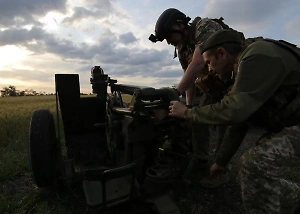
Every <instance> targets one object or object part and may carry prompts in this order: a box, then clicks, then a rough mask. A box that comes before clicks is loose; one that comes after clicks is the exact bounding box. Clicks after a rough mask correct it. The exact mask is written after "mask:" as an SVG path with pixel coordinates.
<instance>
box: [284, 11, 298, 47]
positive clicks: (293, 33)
mask: <svg viewBox="0 0 300 214" xmlns="http://www.w3.org/2000/svg"><path fill="white" fill-rule="evenodd" d="M299 26H300V16H296V17H294V18H293V19H291V20H290V21H289V22H288V23H287V24H286V25H285V30H286V33H287V35H288V37H289V38H291V42H295V43H296V44H297V45H298V46H300V38H299V35H300V28H299Z"/></svg>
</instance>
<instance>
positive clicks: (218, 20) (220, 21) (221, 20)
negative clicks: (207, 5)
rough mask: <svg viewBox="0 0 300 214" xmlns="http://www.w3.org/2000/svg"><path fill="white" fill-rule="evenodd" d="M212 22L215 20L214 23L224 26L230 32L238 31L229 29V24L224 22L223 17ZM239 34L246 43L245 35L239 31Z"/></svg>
mask: <svg viewBox="0 0 300 214" xmlns="http://www.w3.org/2000/svg"><path fill="white" fill-rule="evenodd" d="M211 20H213V21H215V22H217V23H218V24H220V25H221V26H222V28H223V29H229V30H234V31H237V30H235V29H233V28H231V27H229V26H228V25H227V24H225V23H224V21H223V20H224V18H223V17H220V18H218V19H217V18H214V19H211ZM237 32H239V34H240V36H241V38H242V40H243V41H244V40H245V36H244V34H243V33H242V32H240V31H237Z"/></svg>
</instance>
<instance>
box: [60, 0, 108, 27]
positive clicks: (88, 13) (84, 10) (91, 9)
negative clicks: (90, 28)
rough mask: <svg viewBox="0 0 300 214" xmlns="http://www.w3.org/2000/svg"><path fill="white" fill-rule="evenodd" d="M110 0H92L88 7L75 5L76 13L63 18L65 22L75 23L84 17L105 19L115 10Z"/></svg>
mask: <svg viewBox="0 0 300 214" xmlns="http://www.w3.org/2000/svg"><path fill="white" fill-rule="evenodd" d="M111 2H112V1H110V0H101V1H90V2H87V4H86V7H74V8H73V11H74V13H73V14H72V15H71V16H70V17H67V18H65V19H64V20H63V23H66V24H73V23H74V22H79V21H81V20H82V19H89V18H91V19H104V18H106V17H108V16H109V15H110V14H112V13H113V12H114V7H113V5H112V3H111Z"/></svg>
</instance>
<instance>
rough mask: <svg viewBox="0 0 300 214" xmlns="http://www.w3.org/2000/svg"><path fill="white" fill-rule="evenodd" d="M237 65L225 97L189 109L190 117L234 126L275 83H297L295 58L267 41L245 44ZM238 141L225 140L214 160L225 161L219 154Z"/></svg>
mask: <svg viewBox="0 0 300 214" xmlns="http://www.w3.org/2000/svg"><path fill="white" fill-rule="evenodd" d="M238 64H239V67H238V72H237V77H236V80H235V83H234V85H233V87H232V90H231V91H230V92H229V93H228V96H225V97H224V98H223V99H222V100H221V102H220V103H216V104H213V105H209V106H204V107H200V108H199V107H195V108H192V109H191V118H192V120H194V121H196V122H199V123H205V124H211V125H230V124H231V125H237V124H239V123H241V122H244V121H246V120H247V119H248V118H249V117H250V116H251V115H253V114H254V113H255V112H256V111H257V110H258V109H259V108H260V107H261V106H262V105H263V104H264V103H265V102H266V101H267V100H268V99H269V98H270V97H272V95H273V94H274V93H275V91H276V90H277V89H278V88H279V86H290V85H297V84H300V62H299V60H298V59H297V58H296V57H295V56H294V55H293V53H291V52H290V51H288V50H286V49H283V48H281V47H279V46H277V45H275V44H273V43H271V42H266V41H258V42H255V43H253V44H251V45H249V46H248V48H246V49H245V50H244V51H243V53H242V54H241V55H240V57H239V61H238ZM226 142H227V143H226ZM240 143H241V142H230V141H229V140H228V141H225V142H224V143H223V144H224V145H223V144H222V147H224V148H225V147H226V148H227V149H221V151H220V152H219V160H217V162H219V163H220V165H224V164H226V163H225V162H227V161H226V160H228V158H223V157H228V153H232V152H230V150H231V149H230V148H233V149H234V148H237V147H238V145H239V144H240ZM229 144H232V145H229ZM234 144H236V145H234ZM222 159H223V161H222ZM225 159H226V160H225Z"/></svg>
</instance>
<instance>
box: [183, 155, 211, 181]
mask: <svg viewBox="0 0 300 214" xmlns="http://www.w3.org/2000/svg"><path fill="white" fill-rule="evenodd" d="M208 167H209V166H208V160H202V159H199V158H196V157H192V158H191V160H190V162H189V164H188V165H187V167H186V170H185V173H184V174H183V176H182V181H183V182H184V183H185V184H186V185H188V186H190V185H192V184H193V180H194V178H195V176H196V175H198V174H201V175H205V174H206V173H207V171H208Z"/></svg>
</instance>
